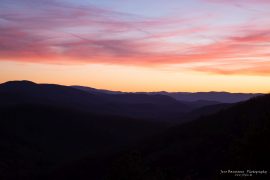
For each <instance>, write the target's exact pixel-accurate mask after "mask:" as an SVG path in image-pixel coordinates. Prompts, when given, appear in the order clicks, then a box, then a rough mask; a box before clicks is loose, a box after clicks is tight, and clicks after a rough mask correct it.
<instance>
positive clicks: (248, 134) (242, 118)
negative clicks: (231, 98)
mask: <svg viewBox="0 0 270 180" xmlns="http://www.w3.org/2000/svg"><path fill="white" fill-rule="evenodd" d="M269 138H270V95H265V96H261V97H257V98H253V99H251V100H249V101H247V102H242V103H238V104H236V105H233V106H232V107H229V108H227V109H225V110H221V111H220V112H218V113H216V114H213V115H209V116H204V117H201V118H199V119H197V120H195V121H192V122H189V123H186V124H182V125H179V126H176V127H173V128H171V129H170V130H168V131H167V132H166V133H162V134H160V135H158V136H154V137H153V138H151V139H149V140H147V141H146V142H145V143H144V144H142V145H141V146H138V147H137V148H134V149H133V150H132V151H130V152H126V153H124V154H122V155H119V156H115V157H114V158H112V159H110V160H107V161H104V162H103V165H104V167H103V168H104V169H105V170H104V171H103V173H105V172H107V173H106V174H105V175H104V176H100V179H106V180H127V179H128V180H149V179H150V180H151V179H155V180H179V179H200V180H201V179H205V180H206V179H207V180H210V179H232V178H234V177H235V173H225V174H221V173H220V172H221V170H223V171H226V170H231V171H245V172H246V170H255V171H262V170H264V171H266V172H267V174H254V173H253V174H252V176H253V177H250V178H252V179H269V170H270V165H269V160H270V154H269V152H270V144H269ZM77 163H78V164H76V167H79V169H77V168H76V167H75V166H72V165H70V166H69V167H67V169H72V171H70V173H61V172H67V171H63V170H61V171H59V172H56V173H54V175H53V177H55V178H56V179H57V178H59V177H62V178H66V179H69V178H68V177H80V178H81V179H89V178H90V177H91V170H90V171H89V169H87V168H86V167H87V165H89V164H91V163H93V161H90V160H87V159H85V160H84V161H79V162H77ZM67 169H66V170H67ZM82 169H83V170H82ZM236 174H237V173H236ZM241 174H242V173H240V175H241ZM245 174H249V173H244V175H243V174H242V176H243V177H244V176H245ZM102 177H103V178H102ZM90 179H91V178H90Z"/></svg>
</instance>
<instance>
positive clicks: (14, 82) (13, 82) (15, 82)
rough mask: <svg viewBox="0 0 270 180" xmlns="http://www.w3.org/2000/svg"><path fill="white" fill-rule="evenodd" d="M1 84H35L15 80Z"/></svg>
mask: <svg viewBox="0 0 270 180" xmlns="http://www.w3.org/2000/svg"><path fill="white" fill-rule="evenodd" d="M3 84H32V85H33V84H36V83H34V82H32V81H28V80H15V81H7V82H5V83H3Z"/></svg>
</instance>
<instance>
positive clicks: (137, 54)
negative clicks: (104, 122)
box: [0, 0, 270, 92]
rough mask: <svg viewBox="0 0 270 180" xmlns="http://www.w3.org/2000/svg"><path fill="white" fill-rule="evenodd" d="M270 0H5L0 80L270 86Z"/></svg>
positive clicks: (131, 87) (138, 86) (243, 88)
mask: <svg viewBox="0 0 270 180" xmlns="http://www.w3.org/2000/svg"><path fill="white" fill-rule="evenodd" d="M269 17H270V0H136V1H134V0H133V1H132V0H1V1H0V82H5V81H9V80H22V79H26V80H31V81H35V82H38V83H58V84H64V85H84V86H91V87H95V88H103V89H111V90H121V91H160V90H165V91H191V92H196V91H230V92H270V18H269Z"/></svg>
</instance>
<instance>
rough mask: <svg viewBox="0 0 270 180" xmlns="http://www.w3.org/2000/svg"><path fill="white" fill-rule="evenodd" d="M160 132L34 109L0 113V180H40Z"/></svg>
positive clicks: (133, 122)
mask: <svg viewBox="0 0 270 180" xmlns="http://www.w3.org/2000/svg"><path fill="white" fill-rule="evenodd" d="M165 127H166V125H165ZM163 128H164V124H160V123H153V122H148V121H144V120H139V119H131V118H126V117H120V116H112V115H111V116H108V115H97V114H92V113H88V112H81V111H78V110H73V109H66V108H59V107H52V106H45V105H37V104H33V105H31V104H23V105H16V106H10V107H6V108H1V109H0V179H1V180H5V179H24V177H25V179H29V178H30V177H35V174H38V175H39V178H41V177H42V175H40V174H44V173H45V174H46V173H47V171H51V170H52V169H53V168H54V167H55V166H61V165H62V164H65V163H66V162H71V161H74V160H77V159H80V158H83V157H85V156H87V157H89V158H90V157H92V158H97V159H99V158H100V159H103V158H105V157H109V156H110V155H112V154H113V153H116V152H122V151H124V150H126V149H127V148H130V147H132V146H134V145H135V144H137V143H138V141H141V140H142V138H145V137H148V136H150V135H153V134H155V133H157V132H160V131H161V130H162V129H163ZM39 178H38V179H39Z"/></svg>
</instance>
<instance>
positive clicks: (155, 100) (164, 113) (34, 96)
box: [0, 81, 194, 121]
mask: <svg viewBox="0 0 270 180" xmlns="http://www.w3.org/2000/svg"><path fill="white" fill-rule="evenodd" d="M0 98H1V102H0V106H7V105H15V104H21V103H32V104H42V105H53V106H60V107H66V108H74V109H78V110H83V111H87V112H94V113H100V114H113V115H121V116H128V117H132V118H145V119H146V118H147V119H149V120H161V119H162V120H165V121H169V120H170V119H171V118H174V117H178V116H180V115H182V114H183V113H185V112H188V111H190V110H192V109H194V108H193V107H191V106H190V105H187V104H184V103H182V102H179V101H177V100H175V99H173V98H171V97H168V96H165V95H146V94H134V93H126V94H105V93H98V94H91V93H89V92H85V91H82V90H79V89H75V88H72V87H68V86H61V85H55V84H35V83H33V82H29V81H11V82H7V83H3V84H1V85H0Z"/></svg>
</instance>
